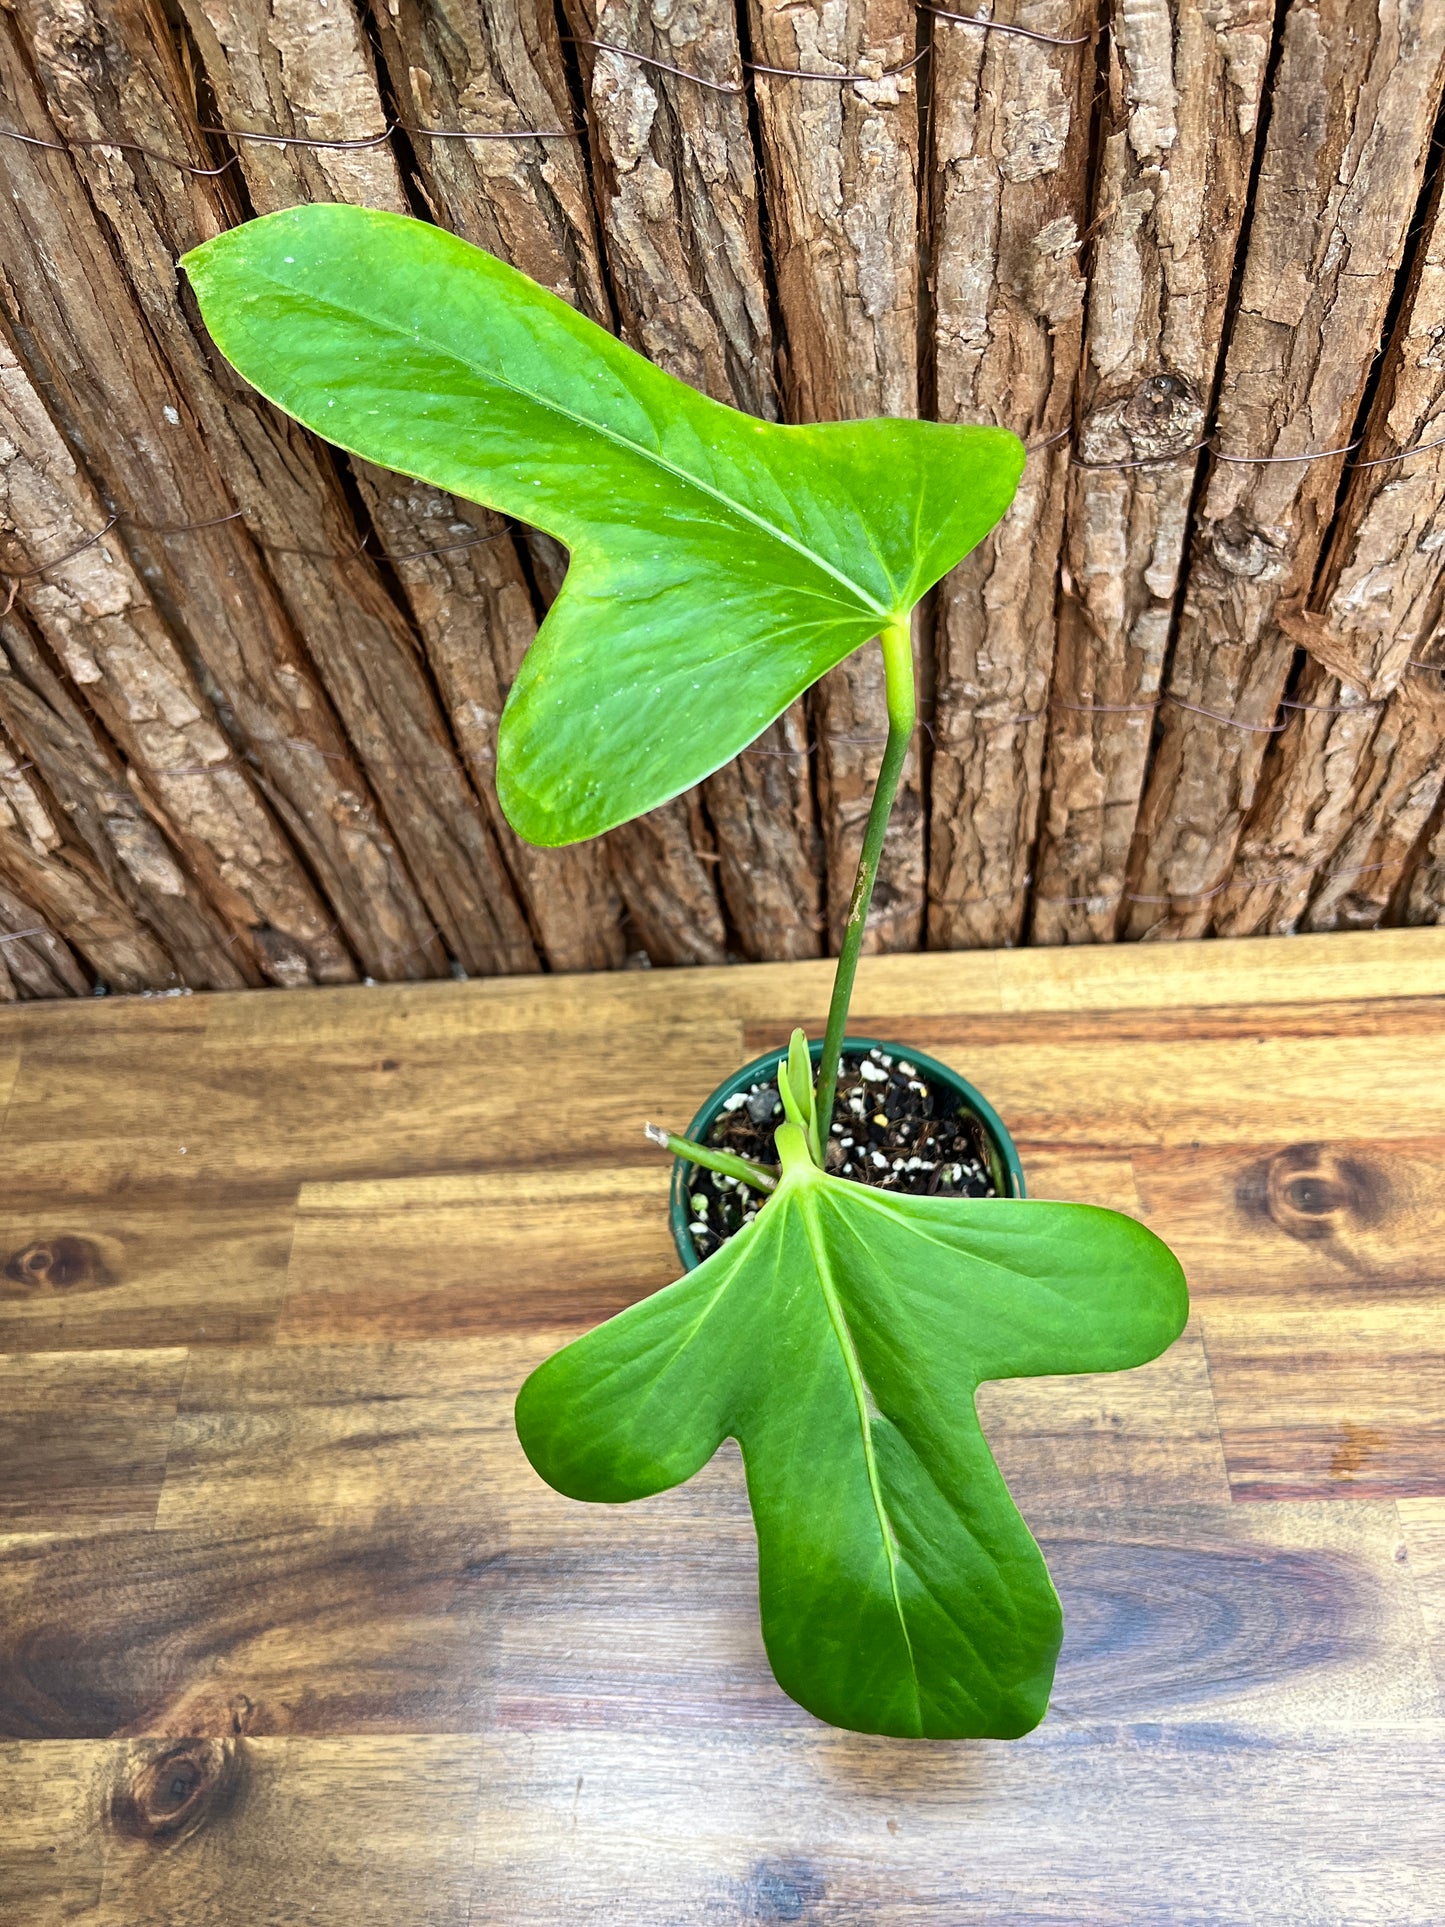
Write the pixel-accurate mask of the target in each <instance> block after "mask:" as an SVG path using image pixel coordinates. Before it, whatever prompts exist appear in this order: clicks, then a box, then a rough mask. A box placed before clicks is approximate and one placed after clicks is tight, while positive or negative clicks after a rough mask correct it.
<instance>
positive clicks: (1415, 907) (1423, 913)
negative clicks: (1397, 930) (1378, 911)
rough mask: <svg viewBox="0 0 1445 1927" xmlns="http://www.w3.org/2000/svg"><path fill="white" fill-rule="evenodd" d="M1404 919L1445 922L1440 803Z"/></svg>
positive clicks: (1444, 832)
mask: <svg viewBox="0 0 1445 1927" xmlns="http://www.w3.org/2000/svg"><path fill="white" fill-rule="evenodd" d="M1401 921H1402V922H1403V923H1408V924H1422V923H1445V809H1442V808H1441V807H1440V806H1439V805H1438V804H1437V806H1436V812H1435V821H1434V822H1433V823H1432V824H1431V825H1430V827H1429V828H1428V830H1427V831H1426V832H1425V838H1424V847H1423V849H1422V850H1421V852H1420V857H1419V861H1418V863H1417V865H1416V868H1415V873H1414V875H1413V876H1412V877H1411V878H1410V883H1409V887H1408V890H1407V892H1406V895H1405V902H1404V906H1403V912H1402V916H1401Z"/></svg>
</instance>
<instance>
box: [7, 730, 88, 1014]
mask: <svg viewBox="0 0 1445 1927" xmlns="http://www.w3.org/2000/svg"><path fill="white" fill-rule="evenodd" d="M61 840H62V833H61V831H60V830H59V829H58V828H57V827H56V825H55V823H54V822H53V820H52V819H51V818H50V817H49V815H48V814H47V812H46V810H45V808H44V805H43V804H42V802H41V800H40V797H39V795H38V793H37V791H36V788H35V785H34V783H33V782H32V781H31V778H30V775H29V773H28V772H27V771H26V769H25V766H24V762H23V760H22V759H21V758H20V757H18V756H17V755H16V754H15V747H14V745H13V743H11V742H10V741H9V740H8V739H7V737H6V736H5V734H4V732H3V730H0V1001H5V1002H9V1001H13V1000H14V999H15V998H16V997H17V996H22V997H84V996H85V995H86V993H87V992H88V991H89V989H90V985H89V983H88V982H87V980H86V975H85V972H84V971H83V970H82V969H81V967H80V965H79V963H78V962H77V960H76V958H75V956H74V954H73V953H72V951H71V950H70V947H69V946H68V944H67V943H66V942H65V940H64V937H63V936H62V935H61V934H59V927H58V925H57V924H56V919H55V918H54V917H53V916H52V915H51V914H50V905H49V903H48V902H47V901H46V893H45V892H44V891H43V890H42V891H39V892H37V891H35V890H33V889H31V888H29V887H28V885H29V884H30V882H31V881H32V879H31V876H30V871H31V869H32V867H33V866H32V864H31V862H30V861H29V860H28V859H30V858H31V856H32V850H33V853H34V855H35V856H36V857H38V859H39V863H40V864H42V865H43V864H44V863H45V860H46V856H47V855H48V851H46V850H45V849H44V844H46V843H48V844H49V846H50V848H51V849H53V848H55V847H57V846H58V845H59V844H60V842H61ZM35 845H40V846H41V847H40V848H35V849H33V846H35Z"/></svg>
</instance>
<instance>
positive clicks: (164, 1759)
mask: <svg viewBox="0 0 1445 1927" xmlns="http://www.w3.org/2000/svg"><path fill="white" fill-rule="evenodd" d="M241 1779H242V1757H241V1751H240V1743H239V1742H237V1741H235V1740H229V1739H227V1740H200V1739H194V1740H182V1741H180V1742H179V1744H177V1745H173V1746H167V1747H165V1748H164V1749H163V1750H162V1751H160V1752H157V1753H153V1754H151V1755H150V1756H149V1757H148V1758H143V1759H140V1760H132V1761H131V1762H130V1763H129V1765H128V1768H127V1772H126V1778H125V1780H124V1782H123V1783H122V1784H121V1785H120V1786H119V1787H118V1788H117V1789H116V1791H115V1792H114V1794H113V1795H112V1797H111V1801H110V1809H109V1820H110V1824H111V1826H112V1827H113V1828H114V1829H115V1830H116V1831H117V1832H118V1833H123V1834H126V1835H128V1836H129V1837H130V1838H131V1839H133V1840H144V1841H148V1842H150V1843H151V1844H153V1845H156V1846H163V1845H169V1844H170V1843H172V1842H174V1841H177V1840H181V1839H188V1838H189V1837H190V1836H191V1835H192V1834H195V1833H198V1832H199V1831H200V1829H201V1828H202V1827H203V1826H207V1825H209V1824H212V1823H213V1822H215V1821H216V1820H218V1819H219V1818H220V1817H221V1816H222V1815H223V1814H225V1813H227V1812H229V1811H230V1810H231V1808H232V1807H233V1806H234V1804H235V1802H236V1800H237V1798H238V1796H239V1794H240V1791H241Z"/></svg>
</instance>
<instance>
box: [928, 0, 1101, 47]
mask: <svg viewBox="0 0 1445 1927" xmlns="http://www.w3.org/2000/svg"><path fill="white" fill-rule="evenodd" d="M918 11H919V12H920V13H931V14H933V15H934V16H935V17H936V18H937V19H939V20H950V21H952V22H953V24H954V25H955V26H958V27H979V28H981V29H982V31H983V32H984V33H1015V34H1018V35H1019V36H1020V38H1021V39H1024V40H1041V41H1043V43H1044V45H1045V46H1046V47H1087V46H1088V44H1089V42H1090V40H1091V39H1092V37H1093V36H1092V35H1091V34H1086V33H1084V34H1076V35H1075V36H1074V37H1073V38H1071V39H1067V40H1065V39H1062V38H1061V37H1060V36H1059V35H1058V34H1056V33H1035V31H1034V29H1033V28H1032V27H1012V26H1009V25H1008V24H1007V23H1006V22H1004V21H1002V20H981V19H979V18H978V16H977V15H976V14H971V13H945V12H944V10H943V8H942V7H930V6H925V5H923V4H922V0H920V5H919V9H918Z"/></svg>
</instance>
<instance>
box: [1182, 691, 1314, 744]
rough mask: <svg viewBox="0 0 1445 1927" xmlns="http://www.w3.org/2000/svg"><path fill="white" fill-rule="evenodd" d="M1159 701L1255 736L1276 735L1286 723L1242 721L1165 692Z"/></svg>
mask: <svg viewBox="0 0 1445 1927" xmlns="http://www.w3.org/2000/svg"><path fill="white" fill-rule="evenodd" d="M1159 700H1160V702H1161V703H1173V705H1174V707H1175V708H1176V709H1187V710H1188V711H1189V713H1190V715H1191V716H1208V717H1209V719H1210V721H1211V722H1216V723H1228V724H1229V726H1230V728H1231V729H1247V730H1249V731H1251V733H1252V734H1254V735H1256V736H1278V734H1279V732H1280V731H1281V730H1282V729H1286V728H1288V724H1286V723H1242V722H1241V721H1240V720H1239V718H1238V717H1237V716H1226V715H1225V714H1224V713H1223V712H1222V711H1221V710H1218V709H1201V708H1200V706H1199V704H1198V703H1187V702H1185V700H1184V698H1183V697H1182V696H1171V695H1169V694H1167V693H1166V694H1165V695H1163V696H1161V697H1160V698H1159Z"/></svg>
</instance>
